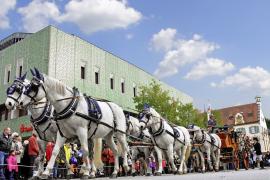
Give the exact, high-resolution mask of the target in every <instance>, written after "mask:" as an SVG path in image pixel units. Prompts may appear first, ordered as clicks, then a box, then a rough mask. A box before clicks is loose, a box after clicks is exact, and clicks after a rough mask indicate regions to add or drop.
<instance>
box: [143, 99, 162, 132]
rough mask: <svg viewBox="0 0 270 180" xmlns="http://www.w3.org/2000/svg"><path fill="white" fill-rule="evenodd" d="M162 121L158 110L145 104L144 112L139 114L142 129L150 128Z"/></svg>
mask: <svg viewBox="0 0 270 180" xmlns="http://www.w3.org/2000/svg"><path fill="white" fill-rule="evenodd" d="M160 120H161V116H160V115H159V114H158V113H157V112H156V110H155V109H154V108H152V107H150V106H149V105H148V104H145V105H144V109H143V111H142V112H141V113H140V114H139V121H140V127H141V129H145V128H147V127H150V126H151V125H152V124H155V123H158V122H159V121H160Z"/></svg>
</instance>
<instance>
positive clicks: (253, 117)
mask: <svg viewBox="0 0 270 180" xmlns="http://www.w3.org/2000/svg"><path fill="white" fill-rule="evenodd" d="M218 111H219V112H220V113H221V118H222V122H223V125H235V115H236V114H237V113H241V112H242V113H243V117H244V121H245V123H244V124H246V123H247V124H249V123H255V122H258V105H257V104H256V103H252V104H245V105H240V106H232V107H227V108H223V109H218Z"/></svg>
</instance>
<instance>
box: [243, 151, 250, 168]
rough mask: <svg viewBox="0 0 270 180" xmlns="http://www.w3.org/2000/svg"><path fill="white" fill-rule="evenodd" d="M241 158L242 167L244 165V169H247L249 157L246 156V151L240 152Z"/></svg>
mask: <svg viewBox="0 0 270 180" xmlns="http://www.w3.org/2000/svg"><path fill="white" fill-rule="evenodd" d="M242 158H243V163H244V167H245V169H246V170H248V168H249V157H248V153H247V152H246V151H244V152H243V153H242Z"/></svg>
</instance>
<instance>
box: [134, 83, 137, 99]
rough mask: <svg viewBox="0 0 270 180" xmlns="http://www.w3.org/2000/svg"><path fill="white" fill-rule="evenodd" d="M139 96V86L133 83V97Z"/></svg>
mask: <svg viewBox="0 0 270 180" xmlns="http://www.w3.org/2000/svg"><path fill="white" fill-rule="evenodd" d="M136 96H137V86H136V84H135V83H133V97H136Z"/></svg>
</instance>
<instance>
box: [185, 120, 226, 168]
mask: <svg viewBox="0 0 270 180" xmlns="http://www.w3.org/2000/svg"><path fill="white" fill-rule="evenodd" d="M188 129H189V132H190V135H191V138H192V141H193V143H194V144H199V146H198V147H197V150H198V153H199V155H200V159H201V167H202V172H203V173H204V172H205V161H204V153H206V155H207V163H208V166H209V169H210V171H212V170H213V165H212V161H211V157H212V159H213V161H214V163H215V164H214V169H215V171H218V170H219V163H220V148H221V140H220V138H219V136H218V135H216V134H208V133H207V132H206V131H204V130H202V129H201V128H200V127H198V126H195V125H190V126H189V128H188Z"/></svg>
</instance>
